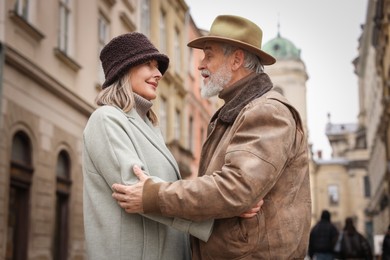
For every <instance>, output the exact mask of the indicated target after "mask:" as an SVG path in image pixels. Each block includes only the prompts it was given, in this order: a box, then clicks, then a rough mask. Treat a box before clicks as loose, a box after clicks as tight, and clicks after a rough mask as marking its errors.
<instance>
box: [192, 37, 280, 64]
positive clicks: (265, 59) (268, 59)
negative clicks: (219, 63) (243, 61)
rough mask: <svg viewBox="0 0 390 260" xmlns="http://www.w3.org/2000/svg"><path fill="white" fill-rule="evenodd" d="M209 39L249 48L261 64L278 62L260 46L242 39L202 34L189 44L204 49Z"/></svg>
mask: <svg viewBox="0 0 390 260" xmlns="http://www.w3.org/2000/svg"><path fill="white" fill-rule="evenodd" d="M207 41H218V42H225V43H229V44H232V45H234V46H238V47H240V48H242V49H244V50H247V51H249V52H251V53H254V54H255V55H256V56H257V57H259V59H260V61H261V64H263V65H272V64H274V63H275V62H276V59H275V58H274V57H272V56H271V55H269V54H268V53H266V52H264V51H262V50H260V49H259V48H258V47H256V46H253V45H250V44H247V43H244V42H242V41H236V40H233V39H230V38H225V37H218V36H202V37H199V38H196V39H195V40H192V41H190V42H189V43H188V44H187V46H188V47H191V48H195V49H203V47H204V44H205V42H207Z"/></svg>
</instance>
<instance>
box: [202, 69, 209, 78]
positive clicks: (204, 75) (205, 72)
mask: <svg viewBox="0 0 390 260" xmlns="http://www.w3.org/2000/svg"><path fill="white" fill-rule="evenodd" d="M200 74H201V75H202V77H209V76H210V75H211V73H210V71H209V70H201V71H200Z"/></svg>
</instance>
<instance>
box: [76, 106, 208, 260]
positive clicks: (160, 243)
mask: <svg viewBox="0 0 390 260" xmlns="http://www.w3.org/2000/svg"><path fill="white" fill-rule="evenodd" d="M83 141H84V148H83V176H84V202H83V203H84V228H85V237H86V248H87V254H88V258H89V259H93V260H99V259H102V260H103V259H104V260H106V259H117V260H121V259H123V260H124V259H136V260H138V259H145V260H153V259H155V260H164V259H166V260H182V259H190V247H189V240H188V233H190V234H191V235H194V236H197V237H199V238H200V239H202V240H205V241H207V239H208V237H209V235H210V233H211V229H212V224H213V221H204V222H199V223H196V222H191V221H187V220H184V219H178V218H167V217H161V216H156V215H140V214H129V213H126V212H125V211H124V210H123V209H122V208H120V207H119V205H118V204H117V202H116V200H114V199H113V198H112V192H113V191H112V189H111V186H112V184H114V183H122V184H133V183H136V182H138V179H137V177H136V176H135V175H134V173H133V172H132V167H133V165H135V164H137V165H139V166H141V167H142V169H143V170H144V171H145V172H146V173H148V174H151V175H153V176H152V178H153V180H154V181H162V180H163V181H169V182H172V181H176V180H178V179H180V178H181V177H180V173H179V170H178V166H177V163H176V161H175V159H174V158H173V156H172V154H171V153H170V152H169V150H168V148H167V147H166V145H165V142H164V140H163V138H162V136H161V133H160V130H159V129H158V128H156V127H154V126H153V125H152V124H151V122H150V121H148V120H146V121H144V120H143V119H141V117H140V116H139V115H138V113H137V112H136V110H135V109H132V110H131V111H130V112H128V113H124V112H123V111H122V110H121V109H119V108H117V107H114V106H103V107H99V108H98V109H96V111H95V112H94V113H92V115H91V117H90V118H89V120H88V123H87V125H86V127H85V130H84V135H83ZM179 230H181V231H179ZM183 231H184V232H183Z"/></svg>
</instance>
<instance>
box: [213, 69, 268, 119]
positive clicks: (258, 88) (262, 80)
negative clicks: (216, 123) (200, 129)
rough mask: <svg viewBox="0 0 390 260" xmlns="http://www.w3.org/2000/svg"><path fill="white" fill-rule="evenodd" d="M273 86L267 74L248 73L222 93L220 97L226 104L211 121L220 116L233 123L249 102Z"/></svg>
mask: <svg viewBox="0 0 390 260" xmlns="http://www.w3.org/2000/svg"><path fill="white" fill-rule="evenodd" d="M271 88H272V82H271V79H270V78H269V76H268V75H267V74H265V73H261V74H256V73H252V74H250V75H248V76H247V77H245V78H243V79H241V80H239V81H238V82H236V83H235V84H233V85H232V86H230V87H229V88H228V89H224V90H223V91H222V92H221V93H220V95H219V97H220V98H222V99H223V100H224V101H225V105H223V106H222V107H221V108H220V109H219V110H218V111H217V112H216V113H215V115H214V116H213V118H212V120H211V121H213V120H215V119H216V118H219V119H220V120H221V121H222V122H225V123H227V124H233V122H234V120H235V119H236V118H237V116H238V114H239V113H240V111H241V110H242V109H243V108H244V107H245V106H246V105H247V104H248V103H249V102H251V101H252V100H254V99H256V98H258V97H261V96H262V95H264V94H265V93H267V92H268V91H269V90H271Z"/></svg>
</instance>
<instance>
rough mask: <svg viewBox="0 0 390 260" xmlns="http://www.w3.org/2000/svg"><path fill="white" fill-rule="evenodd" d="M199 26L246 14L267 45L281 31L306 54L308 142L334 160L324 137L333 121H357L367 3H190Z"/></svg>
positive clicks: (193, 0) (232, 0) (309, 0)
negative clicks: (358, 62)
mask: <svg viewBox="0 0 390 260" xmlns="http://www.w3.org/2000/svg"><path fill="white" fill-rule="evenodd" d="M185 2H186V3H187V5H188V6H189V8H190V13H191V16H192V18H193V20H194V21H195V23H196V25H197V27H199V28H201V29H206V30H209V29H210V26H211V24H212V22H213V20H214V18H215V17H216V16H218V15H221V14H233V15H239V16H244V17H246V18H248V19H250V20H252V21H253V22H255V23H256V24H257V25H259V26H260V27H261V29H262V30H263V45H264V43H266V42H267V41H269V40H271V39H273V38H275V37H276V36H277V32H278V21H279V24H280V33H281V36H282V37H284V38H287V39H289V40H290V41H292V42H293V43H294V44H295V46H296V47H297V48H298V49H300V50H301V58H302V60H303V62H304V63H305V65H306V69H307V73H308V75H309V80H308V81H307V85H306V86H307V108H308V109H307V111H308V126H309V132H310V134H309V141H310V142H311V143H312V144H313V151H314V152H316V151H317V150H322V151H323V157H324V158H326V159H327V158H330V147H329V142H328V139H327V137H326V135H325V125H326V123H327V122H328V117H327V114H328V113H330V115H331V122H332V123H356V122H357V116H358V85H357V77H356V75H355V74H354V67H353V65H352V61H353V60H354V59H355V58H356V57H357V55H358V50H357V48H358V39H359V37H360V35H361V32H362V29H361V25H362V24H364V22H365V16H366V9H367V0H185Z"/></svg>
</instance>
